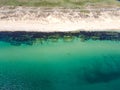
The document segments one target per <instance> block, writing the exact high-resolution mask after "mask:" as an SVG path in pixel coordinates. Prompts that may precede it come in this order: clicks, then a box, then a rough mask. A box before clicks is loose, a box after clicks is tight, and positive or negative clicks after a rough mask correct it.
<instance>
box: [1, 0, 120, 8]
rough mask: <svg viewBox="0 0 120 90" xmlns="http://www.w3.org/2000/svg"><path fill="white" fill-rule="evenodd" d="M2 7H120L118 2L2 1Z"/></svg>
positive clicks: (62, 0) (66, 0) (90, 0)
mask: <svg viewBox="0 0 120 90" xmlns="http://www.w3.org/2000/svg"><path fill="white" fill-rule="evenodd" d="M0 5H1V6H3V5H12V6H37V7H39V6H45V7H84V6H97V7H101V6H106V7H109V6H119V5H120V2H119V1H117V0H0Z"/></svg>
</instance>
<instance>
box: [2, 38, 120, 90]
mask: <svg viewBox="0 0 120 90" xmlns="http://www.w3.org/2000/svg"><path fill="white" fill-rule="evenodd" d="M0 90H120V41H106V40H104V41H99V40H88V41H85V42H81V41H80V40H79V39H77V38H76V39H75V40H74V41H71V42H64V41H62V40H59V41H58V42H51V41H45V42H44V43H43V44H39V43H38V44H37V43H36V44H34V45H21V46H14V45H10V44H9V43H5V42H0Z"/></svg>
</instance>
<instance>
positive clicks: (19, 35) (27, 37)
mask: <svg viewBox="0 0 120 90" xmlns="http://www.w3.org/2000/svg"><path fill="white" fill-rule="evenodd" d="M74 37H77V38H80V39H81V41H87V40H90V39H92V40H114V41H120V33H118V32H105V31H104V32H85V31H80V32H25V31H16V32H0V41H4V42H8V43H10V44H12V45H17V46H18V45H21V44H27V45H33V44H34V43H35V41H36V40H37V41H38V40H41V39H44V41H47V40H51V41H55V42H56V41H57V40H58V39H63V40H64V41H72V40H73V39H74Z"/></svg>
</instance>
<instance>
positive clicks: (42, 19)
mask: <svg viewBox="0 0 120 90" xmlns="http://www.w3.org/2000/svg"><path fill="white" fill-rule="evenodd" d="M10 11H13V10H9V12H10ZM26 12H27V11H26ZM81 15H82V16H81ZM78 30H85V31H120V10H118V11H104V12H103V11H102V12H101V11H100V12H99V13H98V12H95V11H94V12H90V13H83V12H82V13H81V12H75V11H67V13H65V12H61V11H54V12H47V13H46V12H43V11H42V12H41V11H39V12H37V13H36V12H34V13H30V12H27V13H22V12H20V11H19V12H17V11H14V12H13V13H8V12H7V14H6V13H3V12H1V13H0V31H37V32H55V31H56V32H57V31H60V32H65V31H78Z"/></svg>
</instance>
